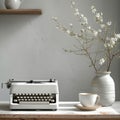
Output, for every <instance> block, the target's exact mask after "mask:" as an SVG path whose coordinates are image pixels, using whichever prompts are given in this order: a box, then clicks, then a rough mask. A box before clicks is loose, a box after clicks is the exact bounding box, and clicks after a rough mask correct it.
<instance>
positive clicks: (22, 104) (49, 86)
mask: <svg viewBox="0 0 120 120" xmlns="http://www.w3.org/2000/svg"><path fill="white" fill-rule="evenodd" d="M7 87H8V88H10V109H11V110H57V109H58V102H59V90H58V82H57V80H55V79H50V80H29V81H14V79H10V80H9V81H8V82H7Z"/></svg>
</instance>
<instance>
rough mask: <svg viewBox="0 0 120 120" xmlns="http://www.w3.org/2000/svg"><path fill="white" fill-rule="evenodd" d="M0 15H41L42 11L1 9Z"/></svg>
mask: <svg viewBox="0 0 120 120" xmlns="http://www.w3.org/2000/svg"><path fill="white" fill-rule="evenodd" d="M0 14H8V15H10V14H11V15H12V14H31V15H35V14H39V15H40V14H42V11H41V10H40V9H1V10H0Z"/></svg>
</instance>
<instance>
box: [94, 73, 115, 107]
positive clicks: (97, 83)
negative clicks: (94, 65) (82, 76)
mask: <svg viewBox="0 0 120 120" xmlns="http://www.w3.org/2000/svg"><path fill="white" fill-rule="evenodd" d="M110 73H111V72H98V73H97V74H96V76H95V77H94V79H93V80H92V92H93V93H97V94H98V95H99V96H100V104H101V105H102V106H110V105H112V104H113V103H114V102H115V83H114V80H113V78H112V77H111V76H110Z"/></svg>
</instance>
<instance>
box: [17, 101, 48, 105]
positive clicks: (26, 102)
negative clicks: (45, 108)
mask: <svg viewBox="0 0 120 120" xmlns="http://www.w3.org/2000/svg"><path fill="white" fill-rule="evenodd" d="M19 104H28V105H30V104H31V105H32V104H34V105H36V104H49V102H34V101H33V102H28V101H24V102H23V101H21V102H19Z"/></svg>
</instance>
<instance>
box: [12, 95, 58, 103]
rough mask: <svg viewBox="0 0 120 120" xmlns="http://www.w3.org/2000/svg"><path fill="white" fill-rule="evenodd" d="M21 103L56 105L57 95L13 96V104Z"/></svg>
mask: <svg viewBox="0 0 120 120" xmlns="http://www.w3.org/2000/svg"><path fill="white" fill-rule="evenodd" d="M20 102H22V103H23V102H28V103H29V102H30V103H31V102H39V103H40V102H41V103H43V102H47V103H56V94H13V103H20Z"/></svg>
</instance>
